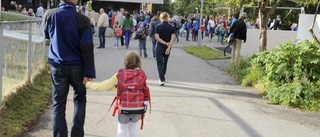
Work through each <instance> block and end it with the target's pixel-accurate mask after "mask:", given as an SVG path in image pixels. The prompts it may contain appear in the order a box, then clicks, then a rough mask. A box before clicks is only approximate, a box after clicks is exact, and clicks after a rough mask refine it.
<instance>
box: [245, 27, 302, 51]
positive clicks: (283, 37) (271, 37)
mask: <svg viewBox="0 0 320 137" xmlns="http://www.w3.org/2000/svg"><path fill="white" fill-rule="evenodd" d="M299 29H300V28H299ZM259 35H260V30H257V29H248V30H247V42H246V43H243V44H242V48H241V56H244V57H249V56H251V55H252V54H255V53H259ZM296 38H297V32H296V31H283V30H268V31H267V50H271V49H273V48H274V47H276V46H277V45H279V44H284V43H286V42H288V41H289V40H292V39H296Z"/></svg>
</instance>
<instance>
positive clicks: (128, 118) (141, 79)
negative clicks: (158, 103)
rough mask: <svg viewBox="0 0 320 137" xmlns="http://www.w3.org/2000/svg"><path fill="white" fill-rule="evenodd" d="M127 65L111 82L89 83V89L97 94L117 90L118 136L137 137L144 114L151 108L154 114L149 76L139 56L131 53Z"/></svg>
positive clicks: (114, 112)
mask: <svg viewBox="0 0 320 137" xmlns="http://www.w3.org/2000/svg"><path fill="white" fill-rule="evenodd" d="M124 66H125V68H122V69H120V70H119V72H118V73H116V74H114V75H113V76H112V77H111V78H110V79H108V80H105V81H103V82H100V83H95V82H91V81H88V82H87V83H86V88H88V89H92V90H97V91H115V90H117V95H116V97H115V99H114V100H113V102H112V104H111V105H113V103H116V105H115V107H114V111H113V114H112V115H113V116H115V114H116V113H118V133H117V137H126V133H127V131H128V130H129V137H137V128H136V126H137V122H138V121H139V120H140V119H141V127H140V129H142V128H143V124H144V123H143V120H144V113H145V112H146V110H147V107H148V105H149V106H150V111H151V103H150V101H151V98H150V92H149V88H148V86H147V83H146V79H147V76H146V74H145V72H144V71H143V70H142V69H141V58H140V56H139V55H138V53H136V52H134V51H129V52H127V53H126V55H125V58H124Z"/></svg>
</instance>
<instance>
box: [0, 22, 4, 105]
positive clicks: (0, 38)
mask: <svg viewBox="0 0 320 137" xmlns="http://www.w3.org/2000/svg"><path fill="white" fill-rule="evenodd" d="M3 46H4V41H3V24H2V22H1V21H0V108H1V106H2V89H3V88H2V61H3V53H4V52H3V49H4V48H3Z"/></svg>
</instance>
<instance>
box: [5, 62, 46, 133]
mask: <svg viewBox="0 0 320 137" xmlns="http://www.w3.org/2000/svg"><path fill="white" fill-rule="evenodd" d="M50 98H51V79H50V74H49V71H48V68H46V69H43V70H42V71H41V73H40V74H38V75H37V76H36V77H35V78H34V79H33V81H32V83H27V84H25V85H24V86H22V87H20V88H18V89H17V92H16V93H13V94H12V95H9V96H8V97H6V98H5V100H4V101H3V105H2V108H1V110H0V125H1V126H0V136H1V137H18V136H22V135H23V133H25V132H26V131H28V130H29V127H32V126H33V125H34V124H36V122H37V119H38V118H39V117H40V116H41V115H42V114H43V113H44V112H45V110H46V108H47V106H48V105H49V104H50Z"/></svg>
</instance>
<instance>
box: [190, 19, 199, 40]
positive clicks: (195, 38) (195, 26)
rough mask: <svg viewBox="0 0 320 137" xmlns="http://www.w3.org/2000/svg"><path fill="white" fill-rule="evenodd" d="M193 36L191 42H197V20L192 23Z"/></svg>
mask: <svg viewBox="0 0 320 137" xmlns="http://www.w3.org/2000/svg"><path fill="white" fill-rule="evenodd" d="M193 22H194V23H193V30H192V31H193V34H194V40H193V41H198V33H199V26H200V25H199V22H198V21H197V20H195V21H193Z"/></svg>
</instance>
